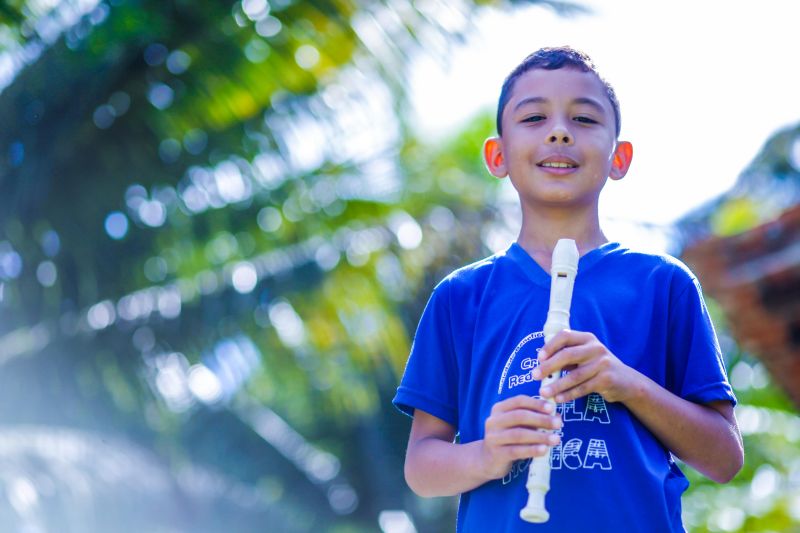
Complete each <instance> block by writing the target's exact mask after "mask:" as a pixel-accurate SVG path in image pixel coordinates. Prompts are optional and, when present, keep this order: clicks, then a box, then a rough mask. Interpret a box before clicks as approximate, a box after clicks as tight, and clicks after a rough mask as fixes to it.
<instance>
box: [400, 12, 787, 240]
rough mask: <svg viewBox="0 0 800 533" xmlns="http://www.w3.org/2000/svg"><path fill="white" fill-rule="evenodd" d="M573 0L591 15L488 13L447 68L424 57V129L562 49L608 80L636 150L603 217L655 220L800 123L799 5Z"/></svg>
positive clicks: (417, 85) (486, 104)
mask: <svg viewBox="0 0 800 533" xmlns="http://www.w3.org/2000/svg"><path fill="white" fill-rule="evenodd" d="M578 1H579V3H581V4H582V5H584V6H587V7H589V8H591V9H592V11H593V13H589V14H585V15H577V16H571V17H567V18H561V17H558V16H557V15H555V14H554V13H553V12H552V11H551V10H548V9H545V8H541V7H530V8H526V9H523V10H516V11H513V12H509V13H507V14H498V13H496V12H493V13H488V14H487V15H486V16H484V17H483V18H482V19H481V20H480V22H479V23H478V26H479V27H478V31H477V32H476V33H475V34H474V35H473V36H471V37H470V39H469V41H468V43H467V45H466V46H464V47H460V48H458V49H457V50H456V52H455V53H454V54H453V57H452V64H451V66H450V68H449V69H448V70H445V71H443V70H442V68H441V66H439V65H435V64H433V63H432V62H430V63H423V64H421V65H420V68H419V70H418V71H417V74H416V76H415V77H414V78H413V79H412V91H413V95H414V96H413V98H414V101H415V105H416V108H417V112H418V115H419V119H418V123H419V125H420V128H421V130H422V131H423V133H425V134H427V135H429V136H430V137H431V139H435V137H436V136H437V135H439V134H442V133H445V132H446V131H448V130H452V129H454V128H456V127H457V126H458V125H459V124H462V123H463V122H464V121H465V120H466V119H467V118H469V117H470V116H472V115H474V114H475V113H476V112H477V111H478V110H480V109H483V108H490V109H492V110H494V109H495V106H496V99H497V96H498V94H499V91H500V86H501V84H502V82H503V79H504V77H505V76H506V74H507V73H508V72H509V71H510V70H511V69H512V68H513V67H514V66H515V65H516V64H517V63H519V62H520V61H521V60H522V59H523V58H524V57H525V56H526V55H527V54H528V53H530V52H532V51H533V50H535V49H537V48H540V47H542V46H554V45H562V44H569V45H571V46H574V47H576V48H579V49H581V50H583V51H585V52H587V53H588V54H589V55H590V56H591V57H592V59H593V60H594V62H595V63H596V64H597V66H598V69H599V70H600V72H601V74H603V76H604V77H605V78H606V79H608V80H609V81H610V82H611V84H612V85H613V86H614V88H615V90H616V91H617V95H618V97H619V100H620V104H621V110H622V134H621V138H622V139H625V140H629V141H631V142H632V143H633V145H634V158H633V165H632V167H631V170H630V172H629V173H628V176H627V177H626V178H625V179H624V180H622V181H620V182H609V184H608V185H607V186H606V189H605V191H604V193H603V198H602V200H601V214H602V216H603V217H604V218H614V219H621V220H624V221H640V222H648V223H653V224H657V225H662V224H667V223H669V222H671V221H673V220H675V219H677V218H679V217H680V216H681V215H683V214H684V213H686V212H687V211H689V210H690V209H692V208H694V207H697V206H698V205H700V204H702V203H704V202H705V201H707V200H710V199H711V198H713V197H715V196H717V195H719V194H720V193H722V192H724V191H725V190H727V189H728V188H730V187H731V186H732V185H733V183H734V182H735V180H736V178H737V176H738V174H739V173H740V172H741V171H742V170H743V169H744V167H745V166H746V165H747V164H748V163H749V162H750V161H751V160H752V159H753V157H755V155H756V154H757V153H758V151H759V149H760V148H761V146H762V145H763V144H764V142H765V141H766V140H767V138H768V137H769V136H770V135H771V134H772V133H774V132H775V131H777V130H778V129H781V128H784V127H786V126H789V125H792V124H795V123H797V122H798V121H800V97H798V95H800V68H798V66H797V65H798V52H797V50H798V48H797V21H798V20H800V2H795V1H792V0H785V1H780V0H762V1H760V2H753V1H748V2H744V1H742V2H737V1H734V2H729V1H722V0H708V1H696V0H672V1H669V2H665V1H661V2H641V1H633V0H578ZM434 142H435V141H434ZM479 149H480V147H476V150H479Z"/></svg>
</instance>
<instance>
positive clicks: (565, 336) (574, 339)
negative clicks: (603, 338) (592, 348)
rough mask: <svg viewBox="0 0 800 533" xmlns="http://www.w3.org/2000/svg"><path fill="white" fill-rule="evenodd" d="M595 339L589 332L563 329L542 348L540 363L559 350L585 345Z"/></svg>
mask: <svg viewBox="0 0 800 533" xmlns="http://www.w3.org/2000/svg"><path fill="white" fill-rule="evenodd" d="M592 339H594V335H593V334H591V333H589V332H587V331H574V330H571V329H563V330H561V331H559V332H558V333H556V334H555V335H554V336H553V338H552V339H550V340H549V341H548V342H546V343H545V345H544V346H542V349H541V350H539V361H540V362H541V361H543V360H547V359H549V358H550V357H552V356H553V355H554V354H555V353H557V352H558V351H559V350H561V349H563V348H565V347H567V346H575V345H578V344H584V343H587V342H589V341H591V340H592Z"/></svg>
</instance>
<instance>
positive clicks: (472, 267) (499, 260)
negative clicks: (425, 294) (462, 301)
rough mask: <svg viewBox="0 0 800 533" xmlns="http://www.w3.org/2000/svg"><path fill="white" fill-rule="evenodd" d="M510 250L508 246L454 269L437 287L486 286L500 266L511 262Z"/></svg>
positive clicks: (457, 288) (454, 288)
mask: <svg viewBox="0 0 800 533" xmlns="http://www.w3.org/2000/svg"><path fill="white" fill-rule="evenodd" d="M508 251H509V249H508V248H506V249H504V250H501V251H499V252H496V253H493V254H492V255H490V256H488V257H484V258H483V259H479V260H477V261H475V262H473V263H469V264H467V265H464V266H462V267H459V268H457V269H455V270H453V271H452V272H450V273H449V274H448V275H447V276H445V277H444V278H443V279H442V280H441V281H440V282H439V283H438V284H437V286H436V289H437V290H442V289H443V288H447V290H465V289H475V288H478V289H479V288H481V287H483V286H485V284H486V283H487V282H488V280H489V278H490V277H491V276H492V274H493V273H495V272H496V271H497V269H498V268H500V269H502V268H505V267H507V266H508V265H509V264H510V261H509V258H508Z"/></svg>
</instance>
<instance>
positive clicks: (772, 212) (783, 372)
mask: <svg viewBox="0 0 800 533" xmlns="http://www.w3.org/2000/svg"><path fill="white" fill-rule="evenodd" d="M678 228H679V230H680V233H681V235H682V238H683V252H682V257H683V259H684V260H685V261H686V262H687V264H689V266H690V267H691V268H692V269H693V270H694V271H695V273H696V274H697V276H698V277H699V279H700V281H701V282H702V284H703V290H704V291H705V293H706V294H707V295H709V296H711V297H713V298H714V299H715V300H716V301H717V302H718V303H719V304H720V306H721V307H722V310H723V311H724V313H725V316H726V318H727V321H728V324H729V326H730V329H731V333H732V334H733V336H734V337H735V338H736V340H737V341H738V342H739V343H740V345H741V346H742V348H743V349H744V350H746V351H747V352H749V353H751V354H753V355H755V356H757V357H758V358H759V359H760V360H761V361H762V362H763V363H764V365H765V367H766V368H767V370H768V371H769V372H770V374H771V375H772V378H773V380H774V381H775V382H776V383H777V384H778V385H779V386H780V387H781V388H782V389H783V390H784V391H785V392H786V393H787V394H788V396H789V397H790V398H791V400H792V401H793V402H794V404H795V406H796V407H797V408H798V409H800V125H798V126H795V127H793V128H789V129H786V130H783V131H780V132H778V133H777V134H775V135H774V136H772V137H771V138H770V139H769V140H768V141H767V142H766V144H765V145H764V147H763V149H762V150H761V152H760V153H759V155H758V156H757V157H756V158H755V160H754V161H753V162H752V163H751V164H750V166H748V167H747V168H746V169H745V170H744V172H742V174H741V175H740V176H739V179H738V181H737V183H736V185H735V186H734V187H733V188H732V189H731V190H730V191H728V192H727V193H725V194H723V195H722V196H720V197H719V198H717V199H715V200H713V201H712V202H710V203H709V204H707V205H705V206H703V207H701V208H700V209H698V210H697V211H694V212H692V213H690V214H689V215H687V216H686V217H685V218H683V219H682V220H680V221H679V223H678Z"/></svg>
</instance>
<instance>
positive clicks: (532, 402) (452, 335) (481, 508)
mask: <svg viewBox="0 0 800 533" xmlns="http://www.w3.org/2000/svg"><path fill="white" fill-rule="evenodd" d="M497 131H498V137H495V138H491V139H488V140H487V141H486V143H485V145H484V158H485V161H486V165H487V167H488V169H489V171H490V172H491V173H492V174H493V175H494V176H496V177H498V178H503V177H505V176H508V177H509V179H510V180H511V183H512V184H513V186H514V188H515V189H516V191H517V193H518V194H519V198H520V204H521V207H522V228H521V230H520V233H519V237H518V239H517V242H515V243H513V244H512V245H511V246H510V247H509V248H508V249H506V250H505V251H503V252H500V253H498V254H495V255H493V256H491V257H489V258H487V259H484V260H483V261H479V262H477V263H474V264H472V265H469V266H466V267H464V268H462V269H459V270H457V271H455V272H453V273H452V274H451V275H449V276H448V277H447V278H445V279H444V280H443V281H442V282H440V283H439V285H437V287H436V288H435V289H434V292H433V294H432V296H431V298H430V300H429V302H428V305H427V307H426V309H425V312H424V313H423V316H422V318H421V320H420V324H419V327H418V330H417V334H416V336H415V339H414V345H413V347H412V350H411V355H410V357H409V361H408V364H407V367H406V372H405V375H404V376H403V380H402V382H401V384H400V387H399V388H398V391H397V395H396V397H395V399H394V403H395V405H396V406H397V407H399V408H400V409H401V410H402V411H404V412H406V413H408V414H410V415H412V416H413V417H414V419H413V423H412V427H411V435H410V438H409V443H408V451H407V456H406V464H405V475H406V480H407V482H408V484H409V486H410V487H411V488H412V489H413V490H414V491H415V492H416V493H417V494H419V495H421V496H447V495H455V494H460V495H461V500H460V505H459V510H458V522H457V530H458V531H463V532H495V531H497V532H515V531H559V532H568V533H572V532H581V531H593V532H594V531H626V532H630V531H642V532H648V533H652V532H659V531H669V532H673V531H684V528H683V525H682V522H681V505H680V497H681V493H682V492H683V491H684V490H685V489H686V487H687V486H688V482H687V480H686V478H685V477H684V476H683V474H682V473H681V471H680V470H679V468H678V467H677V466H676V464H675V462H674V460H673V456H675V457H679V458H680V459H682V460H683V461H684V462H686V463H687V464H689V465H691V466H692V467H694V468H696V469H697V470H698V471H700V472H701V473H703V474H704V475H706V476H708V477H709V478H711V479H713V480H715V481H718V482H723V483H724V482H727V481H729V480H730V479H731V478H733V476H734V475H736V473H737V472H738V471H739V469H740V468H741V466H742V463H743V450H742V442H741V436H740V434H739V430H738V427H737V424H736V420H735V418H734V414H733V406H734V404H735V402H736V400H735V398H734V395H733V392H732V390H731V387H730V385H729V384H728V382H727V378H726V374H725V369H724V366H723V362H722V358H721V354H720V350H719V345H718V343H717V339H716V336H715V333H714V330H713V326H712V324H711V322H710V319H709V317H708V313H707V310H706V307H705V304H704V302H703V297H702V293H701V291H700V287H699V284H698V283H697V280H696V279H695V278H694V276H693V275H692V274H691V272H690V271H689V270H688V269H687V268H686V267H685V266H684V265H683V264H682V263H680V262H679V261H677V260H676V259H674V258H671V257H668V256H660V255H648V254H642V253H636V252H633V251H631V250H628V249H626V248H624V247H622V246H621V245H620V244H618V243H609V242H608V241H607V239H606V238H605V236H604V235H603V232H602V230H601V229H600V225H599V220H598V199H599V195H600V191H601V190H602V188H603V186H604V185H605V183H606V180H607V178H611V179H612V180H619V179H622V178H623V177H624V176H625V174H626V172H627V170H628V167H629V165H630V162H631V157H632V154H633V152H632V146H631V144H630V143H628V142H625V141H618V140H617V137H618V135H619V131H620V115H619V104H618V103H617V99H616V96H615V94H614V91H613V89H612V88H611V86H610V85H609V84H608V83H607V82H605V81H604V80H603V79H602V78H601V77H600V76H599V74H598V73H597V72H596V70H595V68H594V65H593V64H592V63H591V60H590V59H589V58H588V57H587V56H586V55H584V54H582V53H580V52H577V51H575V50H573V49H571V48H567V47H564V48H547V49H542V50H539V51H537V52H535V53H534V54H531V55H530V56H528V57H527V58H526V59H525V60H524V61H523V62H522V63H521V64H520V65H519V66H518V67H517V68H516V69H515V70H514V71H513V72H512V73H511V74H510V75H509V77H508V78H507V79H506V81H505V83H504V85H503V89H502V92H501V95H500V101H499V105H498V110H497ZM559 238H571V239H574V240H575V241H576V243H577V246H578V250H579V253H580V255H581V258H580V262H579V264H578V275H577V278H576V281H575V288H574V293H573V299H572V307H571V317H570V325H571V327H572V328H573V329H571V330H566V331H562V332H561V333H559V334H557V335H556V336H555V337H554V338H553V339H552V340H551V341H550V342H549V343H547V344H546V345H544V346H542V344H543V341H542V339H543V335H542V327H543V325H544V322H545V318H546V314H547V306H548V303H549V288H550V276H549V270H550V260H551V254H552V250H553V247H554V246H555V243H556V242H557V240H558V239H559ZM561 370H565V372H564V374H563V376H562V377H561V378H559V379H558V380H557V381H556V382H554V383H553V385H552V386H551V387H550V390H539V389H540V386H541V381H540V380H541V377H542V376H546V375H548V374H550V373H553V372H560V371H561ZM539 395H541V396H542V397H554V398H555V400H556V401H557V402H559V406H558V409H557V412H552V411H550V410H548V408H547V403H545V402H544V401H543V400H541V399H540V398H539ZM542 429H547V430H556V432H555V434H553V433H550V432H544V431H541V430H542ZM456 435H458V436H459V439H458V440H457V441H456V440H454V439H455V437H456ZM548 446H552V447H553V448H552V452H550V450H549V448H548ZM546 453H551V455H550V463H551V468H552V471H551V472H552V474H551V482H550V483H551V488H550V491H549V492H548V493H547V497H546V505H547V509H548V511H549V512H550V519H549V521H548V522H546V523H544V524H529V523H527V522H524V521H522V520H521V519H520V517H519V511H520V509H522V507H524V505H525V502H526V500H527V491H526V489H525V481H526V478H527V468H528V465H529V463H530V458H531V457H538V456H543V455H544V454H546Z"/></svg>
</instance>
